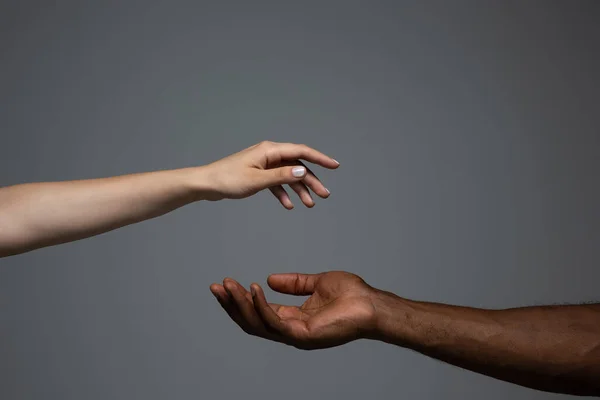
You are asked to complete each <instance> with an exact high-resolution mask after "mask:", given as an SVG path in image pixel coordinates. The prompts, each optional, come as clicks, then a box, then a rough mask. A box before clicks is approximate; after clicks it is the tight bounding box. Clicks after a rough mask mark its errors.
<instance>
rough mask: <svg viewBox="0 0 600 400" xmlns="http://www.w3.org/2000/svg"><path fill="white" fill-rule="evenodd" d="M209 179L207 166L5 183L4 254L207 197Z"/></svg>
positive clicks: (0, 227) (0, 233)
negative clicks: (41, 181)
mask: <svg viewBox="0 0 600 400" xmlns="http://www.w3.org/2000/svg"><path fill="white" fill-rule="evenodd" d="M205 179H206V176H205V174H203V170H202V168H188V169H179V170H171V171H159V172H150V173H142V174H134V175H125V176H119V177H112V178H103V179H92V180H81V181H69V182H49V183H31V184H22V185H15V186H10V187H5V188H2V189H0V257H2V256H8V255H14V254H19V253H23V252H26V251H29V250H33V249H36V248H40V247H45V246H51V245H55V244H59V243H65V242H70V241H74V240H78V239H83V238H86V237H90V236H93V235H98V234H101V233H104V232H107V231H110V230H113V229H116V228H119V227H122V226H125V225H129V224H132V223H136V222H140V221H143V220H146V219H150V218H154V217H157V216H160V215H163V214H165V213H167V212H170V211H172V210H174V209H176V208H179V207H181V206H183V205H186V204H188V203H190V202H192V201H195V200H199V199H201V198H203V196H204V195H205V194H206V193H207V191H208V187H207V186H208V183H206V182H203V180H205ZM203 185H204V186H203Z"/></svg>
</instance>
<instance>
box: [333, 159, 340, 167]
mask: <svg viewBox="0 0 600 400" xmlns="http://www.w3.org/2000/svg"><path fill="white" fill-rule="evenodd" d="M332 160H333V162H335V163H336V164H337V165H340V162H339V161H338V160H336V159H335V158H332Z"/></svg>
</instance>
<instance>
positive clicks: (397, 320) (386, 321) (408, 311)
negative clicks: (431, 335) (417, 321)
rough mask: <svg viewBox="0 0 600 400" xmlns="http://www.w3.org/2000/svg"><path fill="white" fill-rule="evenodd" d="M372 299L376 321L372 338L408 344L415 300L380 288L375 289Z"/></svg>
mask: <svg viewBox="0 0 600 400" xmlns="http://www.w3.org/2000/svg"><path fill="white" fill-rule="evenodd" d="M371 301H372V304H373V307H374V309H375V322H374V328H373V330H372V334H371V337H370V339H374V340H379V341H382V342H386V343H394V344H396V345H400V346H406V345H407V344H408V342H409V336H410V327H411V325H412V321H414V318H415V308H414V306H413V305H412V304H413V302H411V301H410V300H407V299H403V298H401V297H398V296H396V295H394V294H393V293H390V292H386V291H383V290H378V289H375V291H374V293H373V295H372V300H371Z"/></svg>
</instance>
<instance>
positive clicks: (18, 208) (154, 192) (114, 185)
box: [0, 142, 339, 257]
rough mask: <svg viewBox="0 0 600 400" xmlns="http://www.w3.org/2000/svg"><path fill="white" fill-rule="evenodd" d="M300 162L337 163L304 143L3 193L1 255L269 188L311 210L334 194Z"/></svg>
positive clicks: (288, 204) (0, 199) (260, 147)
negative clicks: (296, 198)
mask: <svg viewBox="0 0 600 400" xmlns="http://www.w3.org/2000/svg"><path fill="white" fill-rule="evenodd" d="M302 160H304V161H308V162H310V163H313V164H316V165H319V166H321V167H324V168H327V169H335V168H337V167H338V166H339V163H338V162H337V161H336V160H334V159H332V158H331V157H329V156H327V155H325V154H323V153H321V152H319V151H317V150H315V149H313V148H311V147H308V146H306V145H301V144H293V143H273V142H262V143H260V144H257V145H254V146H252V147H249V148H247V149H245V150H242V151H240V152H239V153H236V154H233V155H231V156H228V157H226V158H223V159H221V160H218V161H216V162H213V163H211V164H208V165H204V166H201V167H193V168H183V169H177V170H169V171H158V172H149V173H141V174H133V175H124V176H118V177H111V178H103V179H91V180H80V181H65V182H43V183H28V184H20V185H15V186H8V187H3V188H0V257H6V256H11V255H16V254H20V253H25V252H28V251H31V250H35V249H39V248H42V247H47V246H53V245H57V244H60V243H66V242H72V241H75V240H80V239H84V238H88V237H90V236H94V235H99V234H102V233H105V232H108V231H111V230H114V229H117V228H120V227H123V226H126V225H130V224H134V223H138V222H141V221H144V220H147V219H150V218H155V217H158V216H160V215H164V214H166V213H168V212H170V211H173V210H175V209H177V208H179V207H182V206H184V205H186V204H189V203H193V202H196V201H201V200H209V201H216V200H222V199H243V198H246V197H249V196H252V195H254V194H256V193H257V192H259V191H261V190H264V189H269V190H270V191H271V192H272V193H273V195H274V196H275V197H276V198H277V199H278V200H279V202H280V203H281V204H282V205H283V207H285V208H286V209H289V210H291V209H292V208H294V204H293V203H292V200H291V198H290V196H289V194H288V193H287V192H286V190H285V189H284V185H288V186H289V187H290V188H291V189H292V190H293V191H294V192H296V194H297V195H298V196H299V198H300V200H301V201H302V203H303V204H304V205H305V206H307V207H312V206H314V204H315V202H314V199H313V197H312V195H311V192H312V193H314V194H316V195H317V196H319V197H322V198H327V197H328V196H329V191H328V190H327V189H326V188H325V186H324V185H323V183H322V182H321V181H320V180H319V179H318V178H317V177H316V176H315V174H314V173H313V172H312V171H311V170H310V169H308V168H307V166H306V165H304V164H303V163H302Z"/></svg>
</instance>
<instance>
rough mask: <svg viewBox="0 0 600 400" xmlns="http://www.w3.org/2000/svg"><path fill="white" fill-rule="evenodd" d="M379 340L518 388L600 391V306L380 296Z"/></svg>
mask: <svg viewBox="0 0 600 400" xmlns="http://www.w3.org/2000/svg"><path fill="white" fill-rule="evenodd" d="M375 305H376V309H377V315H378V317H377V321H378V322H377V329H376V333H375V337H374V338H375V339H379V340H382V341H385V342H388V343H393V344H396V345H399V346H403V347H407V348H410V349H413V350H416V351H418V352H421V353H423V354H425V355H428V356H431V357H434V358H436V359H439V360H442V361H445V362H448V363H450V364H453V365H456V366H459V367H462V368H466V369H469V370H471V371H475V372H479V373H482V374H485V375H489V376H492V377H495V378H498V379H502V380H505V381H509V382H512V383H516V384H519V385H523V386H527V387H531V388H535V389H539V390H545V391H551V392H558V393H569V394H577V395H600V305H581V306H548V307H526V308H517V309H507V310H482V309H474V308H465V307H455V306H447V305H442V304H433V303H420V302H413V301H409V300H405V299H401V298H399V297H397V296H394V295H392V294H390V293H387V292H378V293H377V295H376V296H375Z"/></svg>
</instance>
